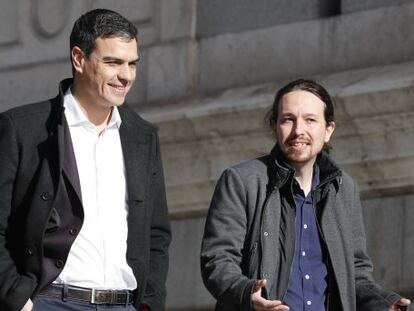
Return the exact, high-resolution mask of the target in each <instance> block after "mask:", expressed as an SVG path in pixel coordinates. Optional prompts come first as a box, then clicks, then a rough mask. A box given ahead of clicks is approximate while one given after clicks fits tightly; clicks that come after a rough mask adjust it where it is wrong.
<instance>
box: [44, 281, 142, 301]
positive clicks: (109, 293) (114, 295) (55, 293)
mask: <svg viewBox="0 0 414 311" xmlns="http://www.w3.org/2000/svg"><path fill="white" fill-rule="evenodd" d="M39 295H43V296H49V297H55V298H62V299H65V298H72V299H77V300H81V301H86V302H90V303H93V304H97V305H101V304H102V305H103V304H106V305H128V304H132V303H133V301H134V297H133V294H132V292H131V291H129V290H102V289H93V288H92V289H91V288H84V287H78V286H70V285H60V284H51V285H49V286H47V287H46V288H44V289H43V290H42V291H41V292H40V293H39Z"/></svg>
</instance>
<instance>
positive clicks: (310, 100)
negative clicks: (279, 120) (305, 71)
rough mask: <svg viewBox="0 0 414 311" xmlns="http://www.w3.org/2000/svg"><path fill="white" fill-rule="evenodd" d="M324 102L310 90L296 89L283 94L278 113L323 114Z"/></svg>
mask: <svg viewBox="0 0 414 311" xmlns="http://www.w3.org/2000/svg"><path fill="white" fill-rule="evenodd" d="M324 110H325V103H324V102H323V101H322V100H321V99H320V98H319V97H318V96H316V95H314V94H313V93H311V92H308V91H303V90H296V91H292V92H289V93H286V94H285V95H283V97H282V98H281V100H280V104H279V114H283V113H294V114H298V113H306V114H316V115H323V114H324Z"/></svg>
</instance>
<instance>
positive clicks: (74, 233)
mask: <svg viewBox="0 0 414 311" xmlns="http://www.w3.org/2000/svg"><path fill="white" fill-rule="evenodd" d="M77 233H78V229H77V228H72V229H70V230H69V234H70V235H76V234H77Z"/></svg>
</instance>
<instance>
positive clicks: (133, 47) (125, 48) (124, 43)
mask: <svg viewBox="0 0 414 311" xmlns="http://www.w3.org/2000/svg"><path fill="white" fill-rule="evenodd" d="M93 52H94V53H97V54H102V55H103V56H104V55H107V54H108V55H114V56H121V55H124V56H128V57H135V58H136V57H137V56H138V45H137V40H136V39H129V40H128V39H125V38H121V37H99V38H97V39H96V40H95V48H94V50H93Z"/></svg>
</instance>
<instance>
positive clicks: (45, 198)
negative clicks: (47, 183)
mask: <svg viewBox="0 0 414 311" xmlns="http://www.w3.org/2000/svg"><path fill="white" fill-rule="evenodd" d="M40 198H41V199H42V200H43V201H49V200H50V194H49V192H47V191H46V192H43V193H42V194H41V195H40Z"/></svg>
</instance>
